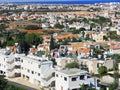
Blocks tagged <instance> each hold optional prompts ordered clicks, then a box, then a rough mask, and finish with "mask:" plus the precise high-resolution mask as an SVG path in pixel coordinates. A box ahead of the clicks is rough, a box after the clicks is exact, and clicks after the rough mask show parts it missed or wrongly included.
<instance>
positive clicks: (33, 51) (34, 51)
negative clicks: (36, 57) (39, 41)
mask: <svg viewBox="0 0 120 90" xmlns="http://www.w3.org/2000/svg"><path fill="white" fill-rule="evenodd" d="M37 51H38V49H32V50H31V51H30V52H32V53H36V52H37Z"/></svg>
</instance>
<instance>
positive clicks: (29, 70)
mask: <svg viewBox="0 0 120 90" xmlns="http://www.w3.org/2000/svg"><path fill="white" fill-rule="evenodd" d="M21 59H22V62H21V76H22V77H23V78H24V79H26V80H28V81H29V82H31V83H35V84H37V85H41V86H44V87H47V86H49V85H51V83H52V82H54V81H55V80H54V72H55V71H54V69H53V63H52V61H48V60H47V59H46V58H41V57H36V56H33V55H28V56H24V57H21Z"/></svg>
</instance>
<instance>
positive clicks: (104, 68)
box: [98, 66, 107, 76]
mask: <svg viewBox="0 0 120 90" xmlns="http://www.w3.org/2000/svg"><path fill="white" fill-rule="evenodd" d="M98 73H99V74H100V76H103V75H105V74H106V73H107V68H106V67H105V66H101V67H99V68H98Z"/></svg>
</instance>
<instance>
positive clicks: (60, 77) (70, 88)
mask: <svg viewBox="0 0 120 90" xmlns="http://www.w3.org/2000/svg"><path fill="white" fill-rule="evenodd" d="M82 84H85V85H88V86H91V87H94V88H96V89H97V90H99V87H97V79H95V78H93V77H91V76H90V75H89V74H88V73H87V71H83V70H80V69H75V68H73V69H66V70H61V71H56V75H55V90H80V87H81V85H82Z"/></svg>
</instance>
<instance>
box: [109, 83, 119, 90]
mask: <svg viewBox="0 0 120 90" xmlns="http://www.w3.org/2000/svg"><path fill="white" fill-rule="evenodd" d="M117 87H118V83H117V82H113V83H111V84H108V88H109V90H114V89H116V88H117Z"/></svg>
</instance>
